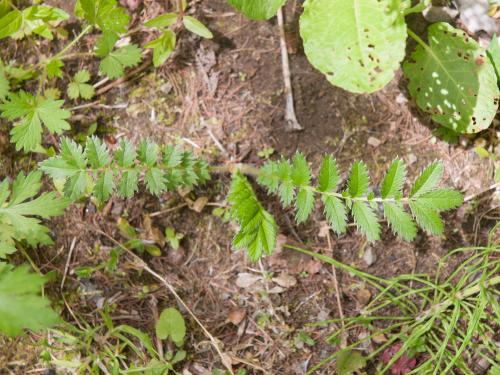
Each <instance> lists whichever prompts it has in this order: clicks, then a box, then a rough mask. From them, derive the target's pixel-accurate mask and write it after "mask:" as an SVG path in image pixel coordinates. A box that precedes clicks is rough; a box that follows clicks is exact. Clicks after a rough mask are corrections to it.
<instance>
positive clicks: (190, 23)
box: [182, 16, 214, 39]
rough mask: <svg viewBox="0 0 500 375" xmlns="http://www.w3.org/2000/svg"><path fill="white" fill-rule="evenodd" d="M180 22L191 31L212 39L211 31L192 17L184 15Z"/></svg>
mask: <svg viewBox="0 0 500 375" xmlns="http://www.w3.org/2000/svg"><path fill="white" fill-rule="evenodd" d="M182 22H183V23H184V27H185V28H186V29H188V30H189V31H191V32H192V33H195V34H197V35H199V36H201V37H203V38H207V39H212V38H213V37H214V36H213V34H212V32H211V31H210V30H209V29H207V27H206V26H205V25H204V24H202V23H201V22H200V21H198V20H197V19H196V18H194V17H191V16H184V17H183V18H182Z"/></svg>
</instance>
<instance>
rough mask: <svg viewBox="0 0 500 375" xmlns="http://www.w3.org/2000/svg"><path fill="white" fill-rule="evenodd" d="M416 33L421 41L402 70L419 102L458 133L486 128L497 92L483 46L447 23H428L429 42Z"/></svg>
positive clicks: (416, 37) (492, 116)
mask: <svg viewBox="0 0 500 375" xmlns="http://www.w3.org/2000/svg"><path fill="white" fill-rule="evenodd" d="M414 37H415V39H416V40H417V41H418V42H419V45H418V46H417V48H416V49H415V51H414V52H413V54H412V55H411V58H410V59H409V60H408V61H406V62H405V64H404V66H403V69H404V72H405V75H406V76H407V77H408V79H409V86H408V88H409V91H410V94H411V96H412V97H413V98H415V100H416V102H417V105H418V106H419V107H420V108H421V109H422V110H424V111H426V112H428V113H430V114H431V115H432V119H433V120H434V121H436V122H437V123H439V124H440V125H442V126H445V127H447V128H450V129H452V130H454V131H455V132H458V133H476V132H479V131H481V130H483V129H486V128H487V127H489V126H490V124H491V122H492V121H493V118H494V117H495V114H496V112H497V108H498V100H499V97H500V92H499V90H498V86H497V77H496V74H495V69H494V67H493V64H492V62H491V61H490V60H489V59H488V58H486V52H485V51H484V50H483V48H481V46H480V45H479V44H478V43H477V42H476V41H474V40H473V39H472V38H470V37H468V36H467V35H466V34H465V32H463V31H462V30H459V29H455V28H454V27H452V26H451V25H449V24H447V23H435V24H433V25H431V26H429V29H428V40H429V45H427V44H425V43H424V42H423V41H421V40H420V38H418V36H414Z"/></svg>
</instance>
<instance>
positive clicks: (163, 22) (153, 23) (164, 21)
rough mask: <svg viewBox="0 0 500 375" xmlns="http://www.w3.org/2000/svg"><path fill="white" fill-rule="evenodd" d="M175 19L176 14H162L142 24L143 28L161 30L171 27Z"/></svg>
mask: <svg viewBox="0 0 500 375" xmlns="http://www.w3.org/2000/svg"><path fill="white" fill-rule="evenodd" d="M177 17H178V14H177V13H164V14H161V15H159V16H158V17H154V18H152V19H150V20H147V21H146V22H144V26H146V27H155V28H157V29H163V28H165V27H169V26H172V25H173V24H174V23H175V21H177Z"/></svg>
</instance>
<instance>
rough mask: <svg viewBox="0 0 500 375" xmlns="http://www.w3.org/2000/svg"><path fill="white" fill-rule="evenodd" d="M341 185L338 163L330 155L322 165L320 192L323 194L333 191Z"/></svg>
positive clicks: (319, 177)
mask: <svg viewBox="0 0 500 375" xmlns="http://www.w3.org/2000/svg"><path fill="white" fill-rule="evenodd" d="M338 183H339V172H338V169H337V163H336V161H335V159H334V158H332V157H331V156H330V155H328V156H326V157H325V158H324V159H323V162H322V163H321V168H320V170H319V175H318V190H319V191H322V192H328V191H332V190H334V189H335V188H336V187H337V184H338Z"/></svg>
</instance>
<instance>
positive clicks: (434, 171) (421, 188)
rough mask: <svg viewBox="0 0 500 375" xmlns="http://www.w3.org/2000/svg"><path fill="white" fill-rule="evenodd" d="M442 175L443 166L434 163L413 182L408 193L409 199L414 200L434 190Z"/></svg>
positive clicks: (436, 162) (439, 163)
mask: <svg viewBox="0 0 500 375" xmlns="http://www.w3.org/2000/svg"><path fill="white" fill-rule="evenodd" d="M442 175H443V164H442V163H441V162H438V161H435V162H433V163H431V164H430V165H429V166H428V167H427V168H425V169H424V170H423V171H422V173H421V174H420V176H418V178H417V179H416V180H415V183H414V184H413V187H412V188H411V191H410V197H412V198H416V197H418V196H420V195H422V194H425V193H427V192H429V191H431V190H433V189H435V188H436V185H437V184H438V183H439V180H440V179H441V176H442Z"/></svg>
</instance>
